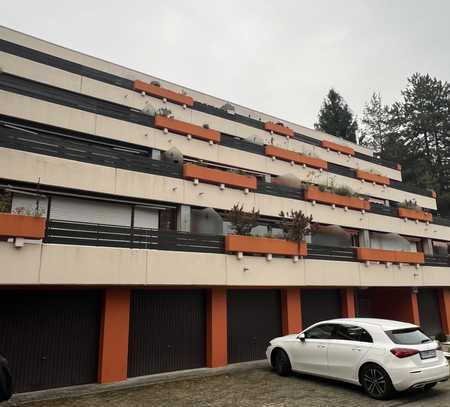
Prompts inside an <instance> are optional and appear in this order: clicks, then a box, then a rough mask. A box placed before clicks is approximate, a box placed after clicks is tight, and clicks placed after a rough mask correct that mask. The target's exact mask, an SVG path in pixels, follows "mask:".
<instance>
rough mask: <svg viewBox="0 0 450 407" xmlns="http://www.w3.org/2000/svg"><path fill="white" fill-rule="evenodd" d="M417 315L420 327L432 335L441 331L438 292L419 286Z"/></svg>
mask: <svg viewBox="0 0 450 407" xmlns="http://www.w3.org/2000/svg"><path fill="white" fill-rule="evenodd" d="M417 302H418V303H419V316H420V324H421V327H422V329H423V330H424V331H425V332H426V333H427V334H428V335H432V336H436V335H438V334H439V333H441V332H442V325H441V314H440V310H439V293H438V290H437V289H434V288H421V289H419V293H418V295H417Z"/></svg>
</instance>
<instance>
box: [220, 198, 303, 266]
mask: <svg viewBox="0 0 450 407" xmlns="http://www.w3.org/2000/svg"><path fill="white" fill-rule="evenodd" d="M258 218H259V211H255V209H253V210H252V211H251V212H245V211H244V210H243V206H239V205H234V206H233V208H232V209H231V210H230V211H229V212H228V214H226V215H225V219H226V220H228V221H230V222H231V225H232V231H233V233H234V234H229V235H227V236H225V251H227V252H231V253H237V255H238V258H239V259H240V258H242V256H243V254H244V253H252V254H265V255H266V256H267V259H268V260H270V259H271V258H272V255H273V254H277V255H283V256H293V257H294V260H297V259H298V256H305V255H306V244H304V242H303V241H302V240H303V237H304V234H305V233H307V227H304V226H303V222H304V219H303V218H301V217H300V216H299V215H298V214H297V215H296V217H294V218H292V217H291V218H289V220H287V219H285V220H283V222H284V223H283V224H284V228H285V230H286V236H285V237H286V238H285V239H276V238H272V237H259V236H250V232H251V230H252V229H253V228H254V227H255V226H256V225H257V220H258ZM299 221H301V224H300V223H299ZM287 236H290V237H291V240H288V239H287Z"/></svg>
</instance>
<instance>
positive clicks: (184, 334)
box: [0, 27, 450, 392]
mask: <svg viewBox="0 0 450 407" xmlns="http://www.w3.org/2000/svg"><path fill="white" fill-rule="evenodd" d="M324 185H326V187H324ZM349 189H351V191H353V192H354V193H357V194H358V196H349V195H350V194H349V193H348V190H349ZM343 190H346V191H344V193H343ZM0 196H1V206H0V208H1V211H2V213H0V285H1V286H0V353H3V354H4V355H5V356H6V357H7V358H8V359H9V361H10V364H11V368H12V371H13V375H14V380H15V383H16V390H17V391H18V392H24V391H34V390H39V389H45V388H51V387H61V386H70V385H77V384H84V383H93V382H99V383H108V382H113V381H120V380H126V379H127V378H129V377H136V376H144V375H149V374H154V373H159V372H166V371H174V370H182V369H192V368H200V367H219V366H225V365H227V364H229V363H236V362H242V361H249V360H257V359H262V358H263V357H264V351H265V348H266V345H267V342H268V340H269V339H271V338H273V337H276V336H280V335H283V334H288V333H296V332H299V331H300V330H301V329H302V328H305V327H307V326H309V325H310V324H312V323H314V322H316V321H319V320H322V319H326V318H335V317H340V316H343V317H352V316H355V315H356V316H371V317H381V318H392V319H398V320H403V321H409V322H414V323H417V324H422V326H423V328H424V330H425V331H427V332H428V333H429V334H430V335H437V334H440V333H443V334H446V335H450V288H449V286H450V264H449V257H448V253H449V242H450V220H449V219H444V218H442V217H440V216H439V214H438V213H437V211H436V196H435V194H434V193H433V192H432V191H423V190H420V189H417V188H412V187H410V186H406V185H405V184H403V183H402V175H401V168H400V167H399V166H398V164H396V163H389V162H385V161H383V160H381V159H378V158H376V157H375V156H374V154H373V152H372V151H370V150H368V149H366V148H364V147H361V146H359V145H356V144H352V143H349V142H347V141H344V140H342V139H338V138H336V137H334V136H331V135H329V134H324V133H321V132H319V131H316V130H311V129H309V128H306V127H303V126H300V125H297V124H295V123H290V122H288V121H285V120H280V119H279V118H276V117H273V116H270V115H267V114H264V113H261V112H257V111H254V110H252V109H248V108H245V107H242V106H239V105H236V104H233V103H230V102H229V101H226V100H222V99H219V98H216V97H212V96H209V95H206V94H203V93H201V92H198V91H194V90H192V89H188V88H185V87H183V86H179V85H176V84H173V83H170V82H167V81H165V80H162V79H159V78H155V77H152V76H150V75H147V74H143V73H140V72H136V71H133V70H131V69H127V68H124V67H122V66H118V65H115V64H113V63H110V62H106V61H103V60H101V59H98V58H95V57H91V56H87V55H84V54H81V53H79V52H76V51H72V50H69V49H66V48H63V47H60V46H57V45H54V44H51V43H48V42H46V41H43V40H40V39H37V38H34V37H31V36H28V35H25V34H22V33H19V32H16V31H13V30H10V29H8V28H5V27H1V28H0ZM408 202H409V203H408ZM411 202H414V205H411ZM405 203H407V204H405ZM235 204H238V205H242V206H243V207H244V209H245V210H247V211H251V210H252V208H255V209H257V210H259V212H260V216H259V219H258V225H257V226H256V227H255V228H253V230H252V236H238V235H232V234H230V225H229V222H227V221H226V219H227V218H226V216H225V214H226V213H227V211H228V210H230V208H232V206H233V205H235ZM291 209H293V210H301V211H302V212H303V213H304V214H306V215H308V216H309V215H312V217H313V222H314V225H315V228H314V232H313V233H311V234H310V235H309V236H308V237H307V239H306V242H305V244H302V245H301V247H300V246H298V245H293V244H292V242H288V241H285V240H283V239H282V238H280V237H279V232H280V229H279V220H280V210H283V211H285V212H286V211H290V210H291Z"/></svg>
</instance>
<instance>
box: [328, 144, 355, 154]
mask: <svg viewBox="0 0 450 407" xmlns="http://www.w3.org/2000/svg"><path fill="white" fill-rule="evenodd" d="M320 145H321V146H322V147H323V148H326V149H329V150H332V151H336V152H338V153H343V154H347V155H355V150H353V148H351V147H347V146H343V145H341V144H337V143H333V142H332V141H328V140H322V141H321V142H320Z"/></svg>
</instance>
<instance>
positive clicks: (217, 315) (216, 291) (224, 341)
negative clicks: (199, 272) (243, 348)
mask: <svg viewBox="0 0 450 407" xmlns="http://www.w3.org/2000/svg"><path fill="white" fill-rule="evenodd" d="M227 325H228V321H227V289H226V288H225V287H214V288H211V289H210V290H209V293H208V307H207V334H206V335H207V343H206V364H207V366H208V367H220V366H226V365H227V364H228V330H227V329H228V327H227Z"/></svg>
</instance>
